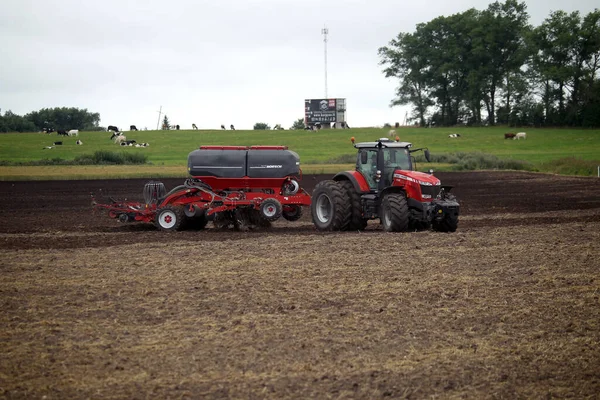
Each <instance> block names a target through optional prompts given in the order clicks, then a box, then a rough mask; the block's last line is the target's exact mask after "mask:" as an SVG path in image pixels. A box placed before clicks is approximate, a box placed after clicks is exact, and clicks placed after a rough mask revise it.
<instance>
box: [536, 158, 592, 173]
mask: <svg viewBox="0 0 600 400" xmlns="http://www.w3.org/2000/svg"><path fill="white" fill-rule="evenodd" d="M599 165H600V161H595V160H592V161H588V160H582V159H580V158H576V157H564V158H559V159H558V160H553V161H550V162H545V163H542V164H541V165H540V170H541V171H544V172H550V173H553V174H561V175H583V176H597V175H598V166H599Z"/></svg>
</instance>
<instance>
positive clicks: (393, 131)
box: [388, 129, 396, 138]
mask: <svg viewBox="0 0 600 400" xmlns="http://www.w3.org/2000/svg"><path fill="white" fill-rule="evenodd" d="M388 136H389V137H391V138H395V137H396V130H395V129H390V131H389V132H388Z"/></svg>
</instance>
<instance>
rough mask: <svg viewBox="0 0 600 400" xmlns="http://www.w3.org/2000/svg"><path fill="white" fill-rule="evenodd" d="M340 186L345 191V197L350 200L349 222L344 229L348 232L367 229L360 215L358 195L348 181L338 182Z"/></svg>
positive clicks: (364, 220) (360, 206)
mask: <svg viewBox="0 0 600 400" xmlns="http://www.w3.org/2000/svg"><path fill="white" fill-rule="evenodd" d="M340 185H342V188H344V190H345V191H346V196H348V198H349V199H350V222H349V223H348V226H346V229H347V230H349V231H362V230H364V229H365V228H366V227H367V220H366V219H364V218H363V215H362V205H361V204H360V194H359V193H358V192H357V191H356V190H355V189H354V185H353V184H352V182H350V181H340Z"/></svg>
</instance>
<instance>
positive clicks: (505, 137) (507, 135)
mask: <svg viewBox="0 0 600 400" xmlns="http://www.w3.org/2000/svg"><path fill="white" fill-rule="evenodd" d="M515 136H516V134H514V133H505V134H504V139H512V138H514V137H515Z"/></svg>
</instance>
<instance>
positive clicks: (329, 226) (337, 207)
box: [310, 180, 351, 231]
mask: <svg viewBox="0 0 600 400" xmlns="http://www.w3.org/2000/svg"><path fill="white" fill-rule="evenodd" d="M310 211H311V213H312V220H313V223H314V224H315V226H316V227H317V229H318V230H320V231H341V230H344V229H346V227H347V226H348V224H349V223H350V218H351V214H350V213H351V210H350V201H349V199H348V198H347V197H346V193H345V190H344V188H343V186H342V185H340V184H339V183H338V182H335V181H332V180H327V181H322V182H319V183H318V184H317V186H316V187H315V190H313V195H312V202H311V205H310Z"/></svg>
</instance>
